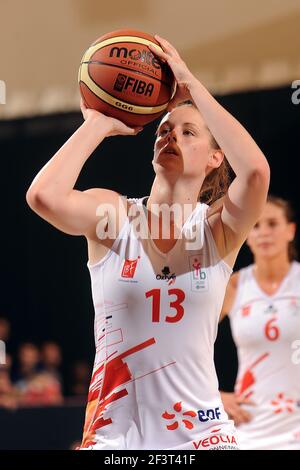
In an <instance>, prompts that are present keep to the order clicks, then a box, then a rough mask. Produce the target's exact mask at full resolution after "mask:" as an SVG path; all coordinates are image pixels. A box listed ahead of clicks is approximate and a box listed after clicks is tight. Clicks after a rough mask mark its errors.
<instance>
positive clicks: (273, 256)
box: [221, 196, 300, 450]
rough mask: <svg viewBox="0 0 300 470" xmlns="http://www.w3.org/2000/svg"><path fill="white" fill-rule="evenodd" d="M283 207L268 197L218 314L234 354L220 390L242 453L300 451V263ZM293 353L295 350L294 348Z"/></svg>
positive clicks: (287, 210) (290, 216) (281, 202)
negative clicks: (231, 385) (228, 382)
mask: <svg viewBox="0 0 300 470" xmlns="http://www.w3.org/2000/svg"><path fill="white" fill-rule="evenodd" d="M295 228H296V227H295V222H294V215H293V212H292V210H291V207H290V205H289V203H288V202H287V201H284V200H282V199H280V198H278V197H274V196H269V197H268V202H267V204H266V208H265V210H264V212H263V214H262V216H261V218H260V219H259V221H258V222H257V223H256V225H255V226H254V228H253V229H252V230H251V231H250V234H249V236H248V240H247V243H248V245H249V246H250V248H251V251H252V252H253V254H254V263H253V264H251V265H250V266H247V267H246V268H243V269H241V270H240V271H238V272H237V273H235V274H233V276H232V278H231V280H230V282H229V284H228V287H227V292H226V296H225V300H224V305H223V308H222V311H223V315H226V314H228V315H229V318H230V324H231V329H232V333H233V338H234V341H235V343H236V346H237V350H238V360H239V369H238V376H237V380H236V384H235V393H227V392H222V393H221V395H222V398H223V403H224V406H225V409H226V410H227V412H228V414H229V415H230V416H231V417H232V418H233V419H234V421H235V423H236V424H237V425H238V431H239V441H240V446H241V449H254V450H256V449H258V450H259V449H262V450H272V449H276V450H277V449H300V351H299V350H300V290H299V287H300V263H298V262H297V261H295V247H294V236H295ZM297 349H298V350H297Z"/></svg>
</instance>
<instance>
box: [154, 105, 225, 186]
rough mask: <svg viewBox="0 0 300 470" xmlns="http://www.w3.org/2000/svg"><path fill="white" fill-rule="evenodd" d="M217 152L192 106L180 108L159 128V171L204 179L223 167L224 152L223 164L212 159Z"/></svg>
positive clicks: (156, 153)
mask: <svg viewBox="0 0 300 470" xmlns="http://www.w3.org/2000/svg"><path fill="white" fill-rule="evenodd" d="M214 153H215V149H212V146H211V135H210V132H209V130H208V129H207V127H206V125H205V123H204V121H203V118H202V116H201V114H200V113H199V112H198V111H197V109H195V108H194V107H192V106H180V107H178V108H175V109H174V110H172V111H171V112H170V113H168V114H167V115H166V116H165V117H164V118H163V119H162V121H161V123H160V125H159V127H158V130H157V138H156V141H155V146H154V157H153V162H152V163H153V166H154V170H155V171H156V172H157V171H160V170H162V169H164V170H168V171H171V172H175V173H177V174H178V173H179V174H184V175H185V176H187V177H189V176H190V177H194V176H202V175H203V174H205V175H206V174H207V173H208V171H209V170H210V169H213V168H215V167H218V166H220V165H221V163H222V160H223V155H222V153H221V152H219V154H220V155H219V160H220V161H219V160H218V159H215V158H214V159H213V158H212V157H211V156H212V155H213V154H214ZM217 153H218V152H217Z"/></svg>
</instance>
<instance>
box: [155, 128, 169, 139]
mask: <svg viewBox="0 0 300 470" xmlns="http://www.w3.org/2000/svg"><path fill="white" fill-rule="evenodd" d="M169 130H170V129H168V128H167V127H165V128H164V129H160V130H158V131H157V135H158V137H163V136H164V135H166V134H167V133H168V132H169Z"/></svg>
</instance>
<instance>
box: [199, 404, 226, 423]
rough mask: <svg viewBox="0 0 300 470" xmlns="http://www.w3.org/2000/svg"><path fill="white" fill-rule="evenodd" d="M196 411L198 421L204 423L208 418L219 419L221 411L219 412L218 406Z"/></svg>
mask: <svg viewBox="0 0 300 470" xmlns="http://www.w3.org/2000/svg"><path fill="white" fill-rule="evenodd" d="M197 413H198V418H199V421H201V422H202V423H206V421H209V420H211V421H212V420H214V419H220V417H221V412H220V408H219V407H217V408H209V409H208V410H198V411H197Z"/></svg>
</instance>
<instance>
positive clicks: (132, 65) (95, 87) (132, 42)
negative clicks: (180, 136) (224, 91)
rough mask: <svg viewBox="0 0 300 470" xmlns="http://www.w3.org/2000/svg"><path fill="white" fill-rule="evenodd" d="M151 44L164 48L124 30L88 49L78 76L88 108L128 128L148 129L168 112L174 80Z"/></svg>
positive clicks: (103, 37) (114, 32)
mask: <svg viewBox="0 0 300 470" xmlns="http://www.w3.org/2000/svg"><path fill="white" fill-rule="evenodd" d="M150 43H151V44H154V45H155V46H157V47H159V48H160V46H159V45H158V42H157V41H156V39H155V38H154V37H153V36H151V35H150V34H147V33H142V32H140V31H134V30H130V29H124V30H119V31H113V32H111V33H108V34H105V35H104V36H101V37H100V38H99V39H97V40H96V41H95V42H94V43H93V44H92V45H91V46H90V47H89V48H88V50H87V51H86V52H85V54H84V56H83V58H82V60H81V64H80V68H79V76H78V80H79V87H80V93H81V96H82V98H83V100H84V102H85V104H86V106H87V107H88V108H93V109H96V110H97V111H100V112H102V113H104V114H106V115H107V116H111V117H114V118H117V119H120V120H121V121H123V122H124V123H125V124H127V125H128V126H144V125H145V124H148V123H149V122H151V121H153V120H154V119H156V118H158V117H159V116H160V115H161V114H162V113H163V112H164V111H165V110H166V108H167V106H168V103H169V101H170V99H171V97H172V95H173V93H174V89H175V81H174V76H173V73H172V71H171V69H170V67H169V66H168V65H167V64H165V63H163V62H161V61H160V60H159V59H158V58H157V57H155V56H154V54H153V53H152V52H151V51H150V49H149V48H148V47H147V46H148V44H150Z"/></svg>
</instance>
